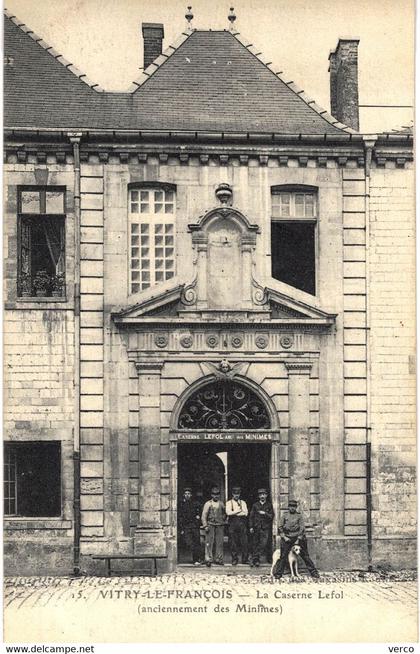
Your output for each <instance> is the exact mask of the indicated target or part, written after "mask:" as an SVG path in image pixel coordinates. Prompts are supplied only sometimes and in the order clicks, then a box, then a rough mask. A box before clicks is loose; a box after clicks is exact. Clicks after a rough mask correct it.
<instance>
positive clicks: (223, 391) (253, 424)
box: [178, 380, 271, 430]
mask: <svg viewBox="0 0 420 654" xmlns="http://www.w3.org/2000/svg"><path fill="white" fill-rule="evenodd" d="M270 427H271V421H270V417H269V415H268V412H267V409H266V407H265V405H264V403H263V402H262V401H261V400H260V398H259V397H258V396H257V394H256V393H255V392H254V391H252V390H251V389H249V388H247V387H246V386H244V385H242V384H239V383H238V382H236V381H232V380H226V381H217V382H210V383H209V384H207V385H206V386H203V387H202V388H200V389H199V390H198V391H196V392H195V393H194V394H193V395H192V396H191V397H190V398H189V399H188V400H187V401H186V402H185V404H184V407H183V409H182V411H181V413H180V416H179V420H178V429H209V430H210V429H216V430H220V429H270Z"/></svg>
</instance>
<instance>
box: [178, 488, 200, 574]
mask: <svg viewBox="0 0 420 654" xmlns="http://www.w3.org/2000/svg"><path fill="white" fill-rule="evenodd" d="M178 524H179V528H180V534H181V536H183V537H184V541H185V545H186V546H187V549H188V550H189V551H190V552H191V556H192V562H193V563H194V565H200V559H201V546H200V505H199V504H198V502H195V501H194V500H193V495H192V488H190V487H189V486H186V487H185V488H184V493H183V495H182V499H181V502H180V503H179V507H178Z"/></svg>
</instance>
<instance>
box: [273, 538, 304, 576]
mask: <svg viewBox="0 0 420 654" xmlns="http://www.w3.org/2000/svg"><path fill="white" fill-rule="evenodd" d="M299 554H300V545H293V547H292V549H291V550H290V552H289V554H288V557H287V558H288V561H289V568H290V574H291V576H292V579H294V578H295V577H300V574H299V569H298V556H299ZM280 557H281V552H280V549H276V550H274V552H273V563H272V566H271V571H270V574H271V576H272V577H273V574H274V568H275V566H276V563H277V561H278V560H279V559H280Z"/></svg>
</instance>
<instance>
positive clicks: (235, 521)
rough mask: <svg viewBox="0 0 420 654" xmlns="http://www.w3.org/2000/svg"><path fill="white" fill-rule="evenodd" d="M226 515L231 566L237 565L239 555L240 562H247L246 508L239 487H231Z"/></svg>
mask: <svg viewBox="0 0 420 654" xmlns="http://www.w3.org/2000/svg"><path fill="white" fill-rule="evenodd" d="M226 515H227V517H228V524H229V545H230V552H231V554H232V565H238V562H239V554H240V555H241V562H242V563H247V561H248V535H247V529H246V520H247V516H248V507H247V505H246V502H244V500H241V487H240V486H233V487H232V499H230V500H228V501H227V502H226Z"/></svg>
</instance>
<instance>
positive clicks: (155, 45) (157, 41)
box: [141, 23, 164, 69]
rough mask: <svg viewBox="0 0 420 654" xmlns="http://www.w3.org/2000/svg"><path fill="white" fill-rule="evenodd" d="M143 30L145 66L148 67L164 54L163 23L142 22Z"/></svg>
mask: <svg viewBox="0 0 420 654" xmlns="http://www.w3.org/2000/svg"><path fill="white" fill-rule="evenodd" d="M141 28H142V32H143V53H144V56H143V68H144V69H146V68H147V67H148V66H150V64H151V63H153V62H154V60H155V59H156V58H157V57H159V55H161V54H162V41H163V37H164V32H163V25H162V24H161V23H142V26H141Z"/></svg>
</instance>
